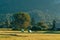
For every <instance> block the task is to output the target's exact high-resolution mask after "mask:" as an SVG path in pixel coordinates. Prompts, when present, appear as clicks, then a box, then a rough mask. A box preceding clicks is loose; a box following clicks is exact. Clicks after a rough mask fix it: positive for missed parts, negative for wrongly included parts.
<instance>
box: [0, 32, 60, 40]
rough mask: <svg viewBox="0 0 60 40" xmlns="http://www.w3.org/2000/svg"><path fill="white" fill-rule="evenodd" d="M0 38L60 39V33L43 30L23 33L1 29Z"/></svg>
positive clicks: (0, 39) (8, 39)
mask: <svg viewBox="0 0 60 40" xmlns="http://www.w3.org/2000/svg"><path fill="white" fill-rule="evenodd" d="M43 32H44V31H43ZM0 40H60V34H44V33H42V32H41V33H38V32H36V33H28V32H25V33H21V32H20V31H0Z"/></svg>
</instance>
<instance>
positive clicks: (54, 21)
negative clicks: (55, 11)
mask: <svg viewBox="0 0 60 40" xmlns="http://www.w3.org/2000/svg"><path fill="white" fill-rule="evenodd" d="M55 24H56V20H53V27H52V30H55Z"/></svg>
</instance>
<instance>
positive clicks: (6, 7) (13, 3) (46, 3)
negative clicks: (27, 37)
mask: <svg viewBox="0 0 60 40" xmlns="http://www.w3.org/2000/svg"><path fill="white" fill-rule="evenodd" d="M21 11H23V12H29V13H31V14H32V13H33V14H32V16H35V17H37V20H39V17H38V15H39V16H40V15H43V14H46V13H47V14H49V15H52V16H58V17H59V18H60V0H0V14H6V13H17V12H21ZM39 13H40V14H39ZM41 13H42V14H41ZM51 18H52V17H51Z"/></svg>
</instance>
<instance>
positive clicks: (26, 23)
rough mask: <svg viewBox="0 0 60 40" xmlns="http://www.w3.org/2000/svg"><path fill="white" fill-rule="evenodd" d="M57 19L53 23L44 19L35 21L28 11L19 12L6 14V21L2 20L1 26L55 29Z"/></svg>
mask: <svg viewBox="0 0 60 40" xmlns="http://www.w3.org/2000/svg"><path fill="white" fill-rule="evenodd" d="M55 23H56V21H55V20H53V22H52V25H51V24H49V22H48V24H47V23H46V22H44V21H43V20H42V21H40V22H37V23H35V20H34V18H31V16H30V15H29V13H27V12H18V13H15V14H13V15H9V14H8V15H6V21H5V22H0V28H12V30H21V31H22V32H23V31H24V30H28V31H29V30H32V31H41V30H54V28H55Z"/></svg>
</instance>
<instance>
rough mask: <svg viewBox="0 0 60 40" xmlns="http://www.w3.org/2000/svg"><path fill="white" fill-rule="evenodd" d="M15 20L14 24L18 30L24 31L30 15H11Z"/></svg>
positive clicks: (21, 13) (23, 13) (20, 13)
mask: <svg viewBox="0 0 60 40" xmlns="http://www.w3.org/2000/svg"><path fill="white" fill-rule="evenodd" d="M13 17H14V19H15V24H16V25H17V26H18V29H22V30H23V29H25V28H27V27H28V26H29V24H30V21H31V19H30V15H29V14H28V13H26V12H19V13H16V14H14V15H13Z"/></svg>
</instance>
